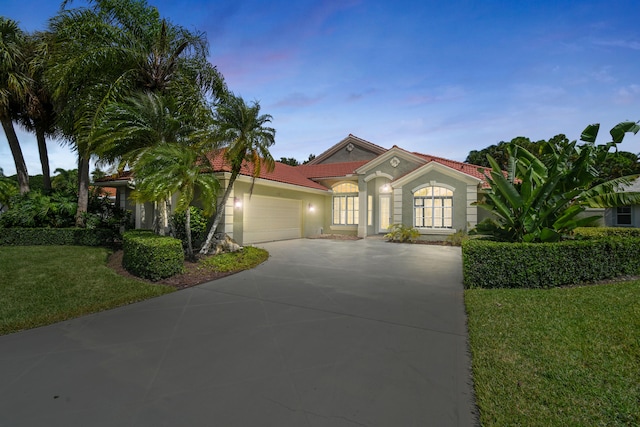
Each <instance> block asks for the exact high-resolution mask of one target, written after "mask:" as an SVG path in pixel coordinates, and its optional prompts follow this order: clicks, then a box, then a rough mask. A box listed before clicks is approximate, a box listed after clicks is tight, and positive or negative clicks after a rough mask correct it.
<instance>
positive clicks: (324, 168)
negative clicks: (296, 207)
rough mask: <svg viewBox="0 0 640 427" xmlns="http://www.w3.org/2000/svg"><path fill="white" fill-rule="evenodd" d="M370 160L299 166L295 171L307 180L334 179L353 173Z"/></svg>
mask: <svg viewBox="0 0 640 427" xmlns="http://www.w3.org/2000/svg"><path fill="white" fill-rule="evenodd" d="M369 161H370V160H361V161H358V162H343V163H321V164H319V165H300V166H296V169H298V170H299V171H300V173H302V174H303V175H304V176H306V177H307V178H311V179H313V178H334V177H340V176H347V175H351V174H354V173H355V170H356V169H358V168H359V167H360V166H363V165H366V164H367V163H369Z"/></svg>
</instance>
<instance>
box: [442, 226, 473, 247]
mask: <svg viewBox="0 0 640 427" xmlns="http://www.w3.org/2000/svg"><path fill="white" fill-rule="evenodd" d="M468 238H469V235H468V234H467V231H466V230H460V231H456V232H455V233H453V234H451V235H449V236H447V242H448V243H450V244H451V245H452V246H462V243H463V242H464V241H465V240H467V239H468Z"/></svg>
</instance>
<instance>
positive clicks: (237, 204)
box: [233, 197, 242, 209]
mask: <svg viewBox="0 0 640 427" xmlns="http://www.w3.org/2000/svg"><path fill="white" fill-rule="evenodd" d="M233 206H235V207H236V209H240V208H241V207H242V200H240V199H238V198H237V197H234V198H233Z"/></svg>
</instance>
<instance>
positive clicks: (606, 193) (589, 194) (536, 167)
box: [474, 122, 640, 242]
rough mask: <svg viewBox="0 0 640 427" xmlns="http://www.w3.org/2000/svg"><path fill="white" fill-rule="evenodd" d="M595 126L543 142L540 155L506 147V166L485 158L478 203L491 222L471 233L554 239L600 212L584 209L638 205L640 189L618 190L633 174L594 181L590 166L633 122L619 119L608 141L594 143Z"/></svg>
mask: <svg viewBox="0 0 640 427" xmlns="http://www.w3.org/2000/svg"><path fill="white" fill-rule="evenodd" d="M598 130H599V125H598V124H593V125H589V126H587V128H586V129H585V130H584V131H583V132H582V135H581V140H582V141H583V142H585V143H584V144H582V145H578V144H577V142H576V141H572V142H568V141H555V142H552V141H548V142H545V143H543V144H542V146H541V151H540V152H541V154H540V157H536V156H535V155H533V154H532V153H531V152H529V151H528V150H527V149H525V148H524V147H522V146H520V145H517V144H512V145H510V146H508V147H507V153H508V167H507V170H506V171H503V170H502V169H501V168H500V166H499V164H498V162H497V161H496V160H495V159H494V158H493V157H491V156H489V155H488V156H487V159H488V161H489V164H490V165H491V169H489V170H484V171H483V173H484V174H485V177H486V179H487V182H488V183H489V186H490V188H489V189H488V191H487V193H486V195H485V197H484V198H483V199H482V200H481V201H480V202H478V203H477V204H478V206H480V207H481V208H483V209H485V210H488V211H489V212H491V213H492V215H493V218H494V219H492V220H489V221H486V222H483V223H480V224H478V226H477V227H476V229H475V231H474V233H475V234H483V235H490V236H492V237H493V238H496V239H498V240H505V241H511V242H554V241H558V240H560V239H562V238H563V236H565V235H567V234H569V233H570V232H571V230H573V229H574V228H576V227H581V226H585V225H589V224H592V223H593V222H594V221H596V220H598V219H599V218H600V217H599V216H583V215H581V214H582V213H583V212H584V211H585V210H586V208H587V207H592V208H595V207H598V208H605V207H616V206H623V205H629V204H638V203H640V193H638V192H620V191H618V189H619V188H620V186H621V185H624V184H629V183H630V182H631V181H632V180H634V179H636V178H637V176H627V177H623V178H617V179H614V180H610V181H607V182H604V183H602V184H599V185H595V186H594V185H593V182H594V181H595V180H596V179H597V178H598V171H597V170H596V168H595V166H596V165H597V164H599V163H600V162H602V161H603V160H604V159H605V158H606V156H607V155H608V153H609V152H610V151H611V149H615V148H617V144H619V143H621V142H622V140H623V139H624V136H625V135H626V134H627V133H629V132H630V133H633V134H636V133H637V132H638V131H639V130H640V126H639V125H638V123H636V122H622V123H619V124H617V125H616V126H614V128H613V129H611V131H610V134H611V138H612V140H611V141H610V142H608V143H606V144H601V145H596V144H595V141H596V138H597V135H598Z"/></svg>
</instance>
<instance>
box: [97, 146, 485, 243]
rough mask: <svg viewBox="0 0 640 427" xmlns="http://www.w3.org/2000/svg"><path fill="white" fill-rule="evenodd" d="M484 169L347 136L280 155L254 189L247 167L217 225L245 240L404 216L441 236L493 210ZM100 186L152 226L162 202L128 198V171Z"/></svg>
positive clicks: (352, 227) (425, 235)
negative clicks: (291, 156) (305, 157)
mask: <svg viewBox="0 0 640 427" xmlns="http://www.w3.org/2000/svg"><path fill="white" fill-rule="evenodd" d="M210 160H211V163H212V166H213V169H214V171H215V172H216V173H217V174H218V176H219V178H220V180H221V184H222V187H223V188H224V187H226V182H228V180H229V178H230V175H231V174H230V169H229V167H228V166H227V165H225V164H224V163H223V161H222V158H221V156H218V157H213V158H211V159H210ZM480 170H481V168H480V167H479V166H475V165H470V164H467V163H462V162H457V161H453V160H448V159H445V158H442V157H436V156H431V155H426V154H420V153H414V152H410V151H407V150H404V149H402V148H400V147H397V146H393V147H392V148H390V149H386V148H383V147H381V146H379V145H376V144H373V143H371V142H369V141H366V140H364V139H361V138H358V137H356V136H354V135H349V136H347V137H346V138H344V139H343V140H341V141H340V142H338V143H337V144H335V145H334V146H333V147H331V148H329V149H328V150H327V151H325V152H324V153H322V154H320V155H318V156H317V157H316V158H315V159H313V160H312V161H311V162H309V163H307V164H305V165H300V166H289V165H285V164H282V163H279V162H276V167H275V169H274V170H273V171H271V172H263V173H262V174H261V175H260V177H259V178H257V179H256V180H255V184H254V186H253V191H252V192H250V191H251V187H252V178H251V177H250V170H249V169H248V168H246V169H245V170H243V171H242V172H241V174H240V176H239V177H238V179H237V180H236V182H235V183H234V188H233V191H232V192H231V195H230V197H229V199H228V201H227V204H226V206H225V211H224V220H223V221H222V222H221V224H220V227H219V229H218V231H220V232H225V233H227V234H229V235H230V236H231V237H233V238H234V239H235V240H236V241H238V242H239V243H240V244H243V245H247V244H253V243H260V242H266V241H274V240H285V239H295V238H301V237H309V236H313V235H318V234H350V235H355V236H358V237H367V236H372V235H378V234H381V233H386V232H387V231H388V227H389V226H390V225H391V224H395V223H402V224H405V225H408V226H414V227H416V228H417V229H418V230H419V231H420V234H421V238H422V239H425V240H444V239H446V237H447V236H448V235H450V234H453V233H455V232H456V231H459V230H468V229H470V228H473V227H474V226H475V225H476V224H477V223H478V222H479V221H481V220H482V219H484V218H485V217H486V216H487V215H488V214H487V213H485V211H484V210H482V209H479V208H478V207H477V206H475V205H474V204H473V203H474V202H476V201H477V200H478V199H479V197H481V193H482V192H483V190H484V189H485V188H487V183H486V181H485V180H484V176H483V173H482V172H481V171H480ZM96 185H102V186H109V187H115V188H116V189H117V195H116V199H117V203H119V205H120V207H122V208H125V209H129V210H131V211H132V212H133V216H134V218H135V226H136V228H151V226H152V221H153V218H154V215H153V213H154V209H155V208H157V206H154V204H152V203H144V204H135V203H133V202H132V201H131V200H130V199H129V197H128V196H129V194H130V192H131V191H132V189H133V188H135V180H134V178H133V177H132V176H131V174H130V173H124V174H121V175H118V176H115V177H110V178H107V179H103V180H102V181H101V182H99V183H97V184H96ZM173 205H175V203H174V204H173ZM165 225H166V224H165Z"/></svg>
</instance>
